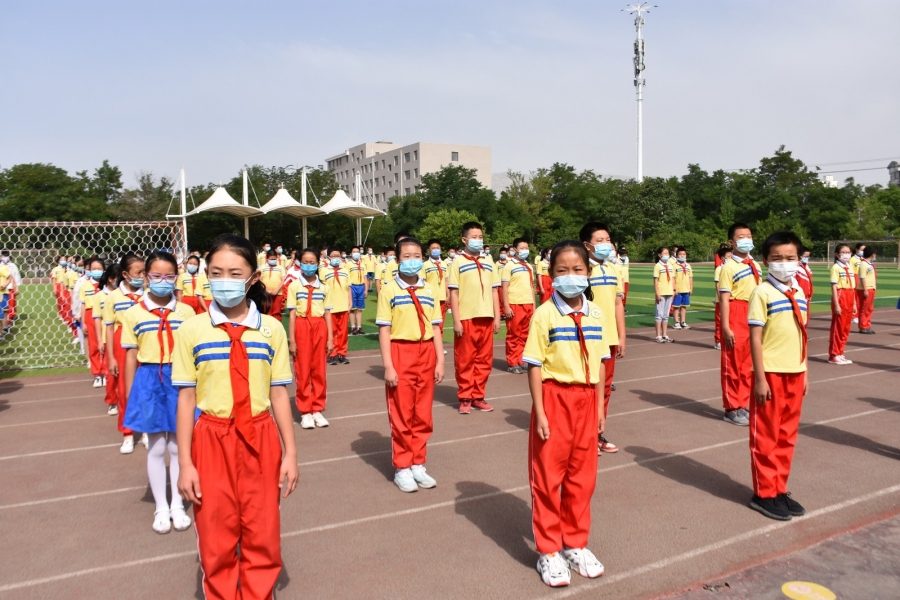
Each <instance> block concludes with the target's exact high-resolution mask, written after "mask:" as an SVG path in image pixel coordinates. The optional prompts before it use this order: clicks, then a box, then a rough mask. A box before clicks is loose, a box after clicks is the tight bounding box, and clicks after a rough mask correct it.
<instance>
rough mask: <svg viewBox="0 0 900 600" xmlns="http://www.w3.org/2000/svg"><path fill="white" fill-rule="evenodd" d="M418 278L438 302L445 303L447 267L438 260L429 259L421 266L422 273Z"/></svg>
mask: <svg viewBox="0 0 900 600" xmlns="http://www.w3.org/2000/svg"><path fill="white" fill-rule="evenodd" d="M420 276H421V277H422V278H423V279H424V280H425V283H426V284H428V286H429V287H430V288H431V289H432V291H434V296H435V298H436V299H437V300H438V302H446V301H447V267H446V266H445V265H444V264H443V263H442V262H441V260H440V259H438V260H434V259H433V258H429V259H428V260H426V261H425V264H423V265H422V273H421V274H420Z"/></svg>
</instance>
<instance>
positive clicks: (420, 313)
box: [406, 285, 425, 340]
mask: <svg viewBox="0 0 900 600" xmlns="http://www.w3.org/2000/svg"><path fill="white" fill-rule="evenodd" d="M406 291H407V292H409V297H410V298H412V301H413V304H414V305H415V307H416V314H417V315H418V316H419V339H420V340H424V339H425V311H423V310H422V303H421V302H419V297H418V296H416V288H415V286H412V285H410V286H407V288H406Z"/></svg>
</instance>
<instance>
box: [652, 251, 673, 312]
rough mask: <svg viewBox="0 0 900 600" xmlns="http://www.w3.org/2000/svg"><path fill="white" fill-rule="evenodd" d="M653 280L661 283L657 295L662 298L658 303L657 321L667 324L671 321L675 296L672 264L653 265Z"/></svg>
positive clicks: (658, 263) (659, 263) (657, 262)
mask: <svg viewBox="0 0 900 600" xmlns="http://www.w3.org/2000/svg"><path fill="white" fill-rule="evenodd" d="M653 279H655V280H656V281H658V282H659V285H658V286H657V287H658V290H657V294H658V295H659V298H660V300H659V302H657V303H656V318H655V320H656V322H657V323H665V322H666V321H668V320H669V311H670V310H671V309H672V298H673V297H674V295H675V273H674V272H673V270H672V264H671V262H662V261H656V264H655V265H653Z"/></svg>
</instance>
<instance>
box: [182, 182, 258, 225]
mask: <svg viewBox="0 0 900 600" xmlns="http://www.w3.org/2000/svg"><path fill="white" fill-rule="evenodd" d="M207 211H213V212H223V213H228V214H230V215H235V216H238V217H245V218H246V217H256V216H259V215H261V214H264V213H263V211H261V210H260V209H258V208H255V207H253V206H246V205H243V204H240V203H238V201H237V200H235V199H234V198H232V197H231V196H229V195H228V192H226V191H225V188H224V187H221V186H220V187H218V188H216V191H215V192H213V195H212V196H210V197H209V198H208V199H207V200H206V202H204V203H203V204H201V205H200V206H198V207H197V208H195V209H194V210H192V211H191V212H189V213H188V214H187V216H189V217H191V216H193V215H199V214H200V213H202V212H207Z"/></svg>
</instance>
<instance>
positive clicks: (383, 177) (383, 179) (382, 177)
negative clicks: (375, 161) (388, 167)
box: [381, 175, 386, 185]
mask: <svg viewBox="0 0 900 600" xmlns="http://www.w3.org/2000/svg"><path fill="white" fill-rule="evenodd" d="M385 179H386V178H385V176H384V175H382V176H381V185H384V182H385Z"/></svg>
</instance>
